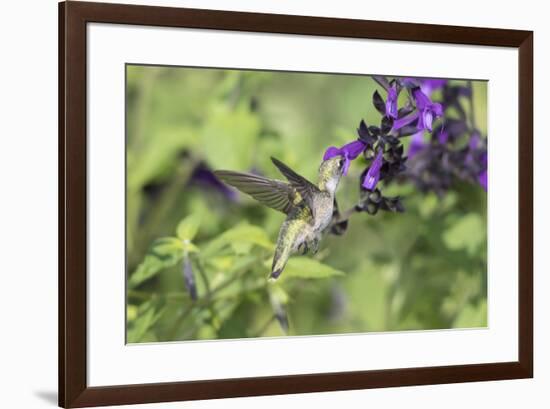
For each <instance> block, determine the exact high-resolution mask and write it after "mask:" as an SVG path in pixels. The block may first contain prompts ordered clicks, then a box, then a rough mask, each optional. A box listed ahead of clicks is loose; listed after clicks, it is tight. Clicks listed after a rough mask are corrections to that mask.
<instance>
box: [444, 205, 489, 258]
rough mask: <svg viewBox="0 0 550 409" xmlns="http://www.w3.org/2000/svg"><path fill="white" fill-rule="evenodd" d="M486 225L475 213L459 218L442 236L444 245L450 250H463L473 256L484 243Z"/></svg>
mask: <svg viewBox="0 0 550 409" xmlns="http://www.w3.org/2000/svg"><path fill="white" fill-rule="evenodd" d="M485 237H486V225H485V223H484V222H483V220H482V219H481V216H479V215H478V214H476V213H470V214H468V215H466V216H463V217H461V218H459V219H458V220H457V221H456V222H454V223H453V224H452V225H451V226H450V228H449V229H448V230H447V231H446V232H445V233H444V234H443V241H444V242H445V245H446V246H447V247H448V248H449V249H451V250H462V249H465V250H467V251H468V253H469V254H474V252H475V251H476V250H477V248H478V247H479V246H480V245H481V244H483V243H484V242H485Z"/></svg>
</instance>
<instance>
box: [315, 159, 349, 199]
mask: <svg viewBox="0 0 550 409" xmlns="http://www.w3.org/2000/svg"><path fill="white" fill-rule="evenodd" d="M345 163H346V159H345V158H344V157H343V156H340V155H338V156H334V157H332V158H330V159H327V160H325V161H323V162H322V163H321V166H320V167H319V189H321V190H324V191H327V192H329V193H331V194H334V192H336V188H337V187H338V182H340V178H341V177H342V174H343V173H344V164H345Z"/></svg>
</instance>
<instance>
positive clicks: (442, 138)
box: [437, 128, 449, 145]
mask: <svg viewBox="0 0 550 409" xmlns="http://www.w3.org/2000/svg"><path fill="white" fill-rule="evenodd" d="M437 139H438V140H439V143H440V144H441V145H445V144H446V143H447V142H448V141H449V133H448V132H447V130H446V129H443V128H442V129H441V130H440V131H439V133H438V134H437Z"/></svg>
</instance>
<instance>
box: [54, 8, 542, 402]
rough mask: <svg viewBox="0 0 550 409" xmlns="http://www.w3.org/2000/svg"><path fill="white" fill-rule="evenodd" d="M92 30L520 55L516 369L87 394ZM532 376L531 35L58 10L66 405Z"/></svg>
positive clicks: (489, 366)
mask: <svg viewBox="0 0 550 409" xmlns="http://www.w3.org/2000/svg"><path fill="white" fill-rule="evenodd" d="M91 22H99V23H113V24H131V25H144V26H166V27H187V28H199V29H214V30H235V31H249V32H265V33H285V34H300V35H316V36H332V37H350V38H368V39H382V40H399V41H421V42H431V43H448V44H470V45H484V46H499V47H514V48H517V49H518V50H519V59H518V64H519V101H518V103H519V104H518V106H519V129H518V136H519V145H518V146H519V152H518V155H519V169H518V170H517V171H518V172H519V237H517V242H518V248H519V265H518V275H519V276H518V277H519V292H518V297H519V299H518V301H519V302H518V305H519V328H518V334H519V339H518V345H519V351H518V357H519V359H518V361H516V362H504V363H484V364H471V365H454V366H437V367H422V368H401V369H388V370H374V371H372V370H371V371H356V372H342V373H321V374H305V375H292V376H273V377H259V378H258V377H256V378H242V379H217V380H206V381H193V382H174V383H156V384H139V385H123V386H107V387H89V386H88V385H87V379H86V378H87V376H86V372H87V358H86V356H87V354H86V352H87V351H86V335H87V333H86V332H87V325H86V320H87V313H86V274H87V250H86V248H87V247H86V241H87V229H86V217H87V207H86V202H87V184H86V180H87V164H86V141H87V134H86V126H87V118H86V106H87V100H86V25H87V23H91ZM532 376H533V33H532V32H531V31H517V30H503V29H489V28H472V27H456V26H442V25H427V24H411V23H393V22H380V21H364V20H348V19H335V18H319V17H304V16H290V15H271V14H255V13H241V12H226V11H212V10H198V9H181V8H168V7H150V6H134V5H120V4H106V3H88V2H83V3H80V2H64V3H60V4H59V405H60V406H63V407H83V406H100V405H115V404H117V405H118V404H132V403H150V402H166V401H176V400H196V399H213V398H225V397H237V396H252V395H271V394H289V393H304V392H321V391H335V390H351V389H365V388H380V387H392V386H407V385H424V384H436V383H451V382H471V381H486V380H500V379H515V378H530V377H532Z"/></svg>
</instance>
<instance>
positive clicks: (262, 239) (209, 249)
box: [202, 223, 273, 257]
mask: <svg viewBox="0 0 550 409" xmlns="http://www.w3.org/2000/svg"><path fill="white" fill-rule="evenodd" d="M236 243H239V244H237V245H236V250H237V252H239V251H240V250H241V249H242V246H243V245H244V244H246V243H248V244H252V245H256V246H259V247H263V248H266V249H269V250H271V249H273V243H272V242H271V241H270V240H269V237H268V236H267V233H266V232H264V231H263V230H262V229H261V228H259V227H257V226H253V225H250V224H246V223H242V224H239V225H237V226H235V227H233V228H232V229H229V230H226V231H225V232H223V233H222V234H221V235H220V236H218V237H216V238H215V239H214V240H212V241H211V242H209V243H208V244H207V245H206V247H204V249H203V252H202V254H203V256H204V257H211V256H215V255H217V254H218V253H219V252H220V250H222V249H223V248H224V247H226V246H232V247H233V248H234V245H235V244H236ZM234 250H235V248H234Z"/></svg>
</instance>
